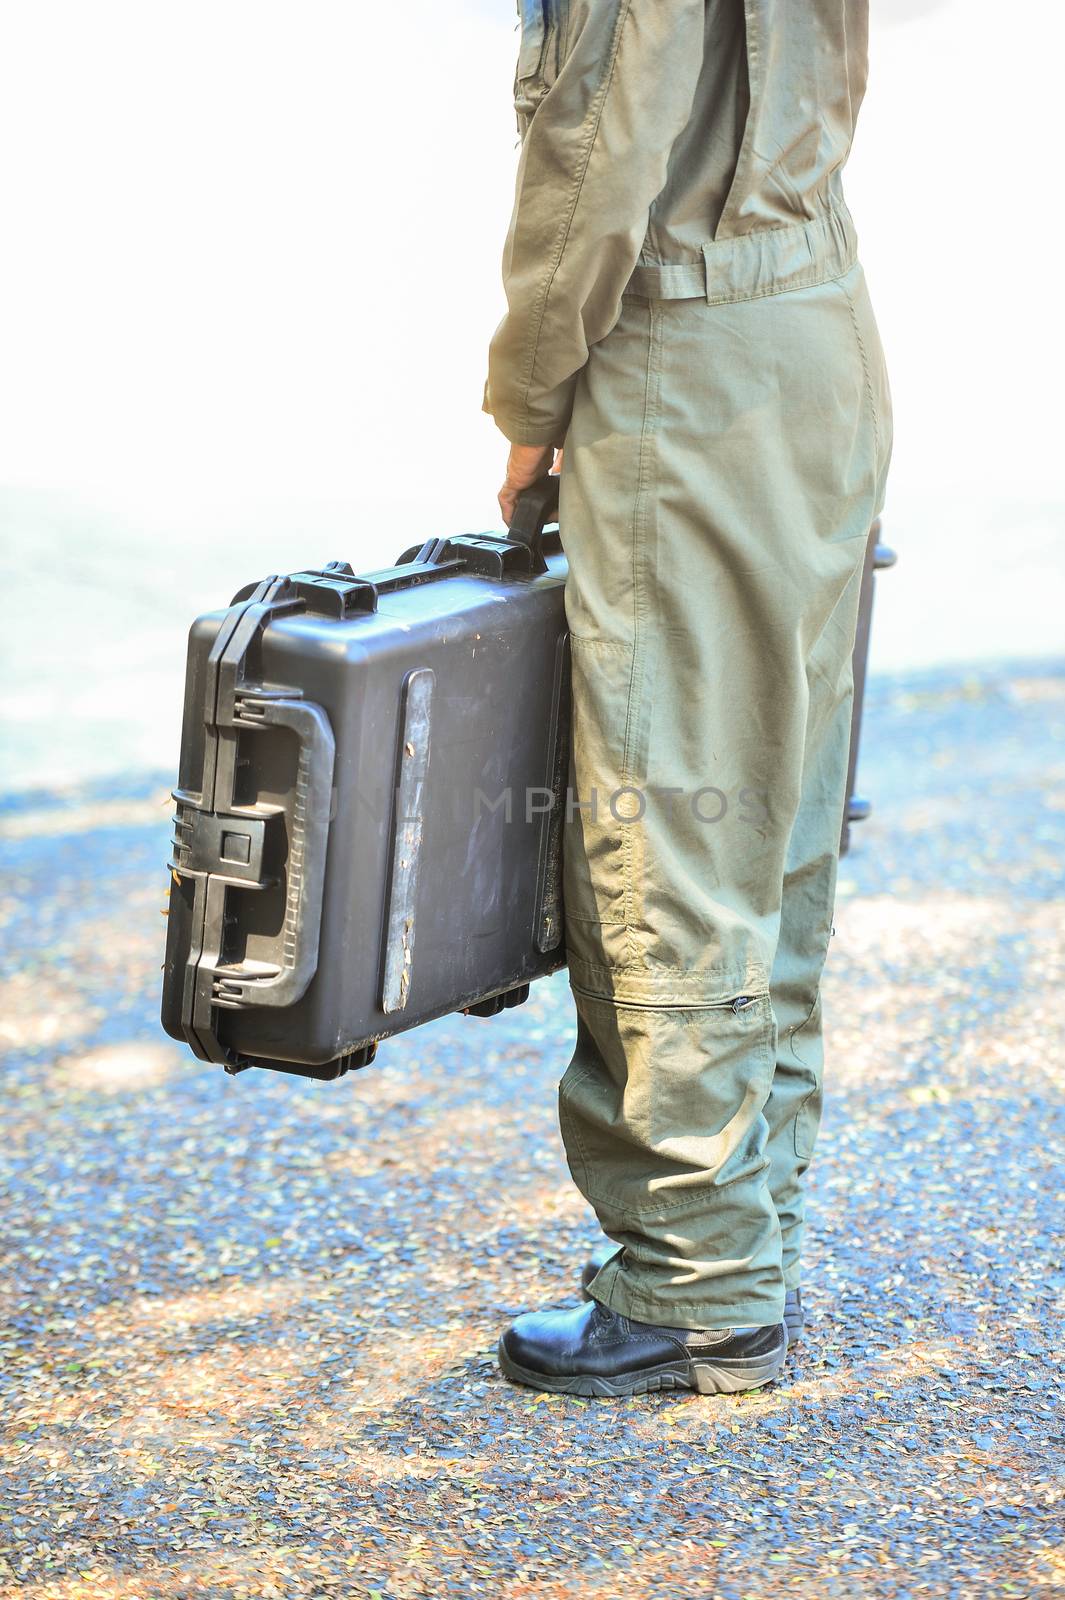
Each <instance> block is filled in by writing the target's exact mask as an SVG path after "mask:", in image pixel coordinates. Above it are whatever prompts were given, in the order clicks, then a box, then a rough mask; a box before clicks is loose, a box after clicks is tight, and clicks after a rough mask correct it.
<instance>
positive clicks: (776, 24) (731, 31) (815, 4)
mask: <svg viewBox="0 0 1065 1600" xmlns="http://www.w3.org/2000/svg"><path fill="white" fill-rule="evenodd" d="M518 12H519V17H520V21H521V45H520V49H519V56H518V63H517V69H516V75H515V83H514V99H515V108H516V112H517V119H518V127H519V131H520V132H521V135H522V146H521V155H520V160H519V163H518V173H517V182H516V190H515V201H514V209H513V213H512V216H511V222H510V227H509V230H508V233H507V239H506V244H505V247H504V259H503V280H504V288H505V291H506V296H507V304H508V311H507V315H506V316H505V317H504V319H503V321H502V323H501V324H500V326H499V328H498V330H497V331H496V334H495V337H494V339H493V341H492V345H491V349H490V351H489V371H488V380H487V383H486V385H485V394H484V402H483V404H484V409H485V410H486V411H488V412H490V413H491V414H492V415H493V416H494V418H495V420H496V422H497V423H498V425H499V427H500V428H501V429H502V431H503V432H504V433H505V434H506V435H507V437H508V438H509V439H511V440H513V441H515V442H517V443H523V444H539V445H547V444H559V443H561V441H562V439H563V438H564V436H565V432H566V428H567V425H568V422H569V417H570V412H571V410H572V406H573V398H574V393H575V386H576V378H577V373H578V372H579V371H580V369H581V367H582V366H583V365H584V363H585V361H586V360H587V358H588V351H589V349H590V348H591V346H592V345H593V344H595V343H596V342H597V341H598V340H599V339H602V338H604V337H605V336H606V334H607V333H608V332H609V331H610V329H611V328H612V327H613V326H614V324H615V322H616V321H617V318H618V316H619V314H620V311H621V296H622V294H623V292H624V290H625V287H626V284H627V283H628V280H629V278H630V276H631V274H632V272H633V270H634V268H636V267H637V266H638V265H640V266H657V265H662V264H667V265H675V266H685V265H689V266H690V265H695V266H698V265H700V263H701V258H702V255H703V251H704V247H705V246H706V245H707V244H708V243H710V242H722V241H726V240H730V239H735V238H739V237H743V236H745V235H749V234H752V233H755V232H761V231H763V230H768V229H778V228H788V227H792V226H794V225H795V224H796V223H800V222H805V221H810V220H812V219H816V218H823V217H825V215H826V214H829V213H832V212H833V211H834V210H835V209H836V208H837V207H838V205H839V203H840V200H841V186H840V173H841V170H842V167H843V164H844V162H845V161H846V158H847V154H848V152H849V149H850V143H851V139H852V136H853V133H854V124H855V119H856V117H857V114H858V108H859V106H860V104H861V101H862V97H863V95H864V93H865V82H866V44H867V32H868V6H867V3H866V0H747V4H746V5H744V4H742V3H741V0H671V3H670V4H669V5H663V4H662V0H520V3H519V7H518Z"/></svg>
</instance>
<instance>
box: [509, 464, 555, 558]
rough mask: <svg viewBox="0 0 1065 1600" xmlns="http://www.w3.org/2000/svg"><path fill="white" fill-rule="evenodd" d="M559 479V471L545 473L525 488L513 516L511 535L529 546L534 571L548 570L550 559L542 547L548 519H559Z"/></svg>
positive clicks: (515, 539) (550, 520)
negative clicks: (548, 560) (545, 556)
mask: <svg viewBox="0 0 1065 1600" xmlns="http://www.w3.org/2000/svg"><path fill="white" fill-rule="evenodd" d="M560 481H561V479H560V475H559V474H558V473H557V472H549V473H545V475H544V476H543V477H542V478H538V479H537V480H536V482H535V483H534V484H531V485H530V487H529V488H528V489H523V490H522V492H521V494H519V496H518V499H517V503H516V505H515V507H514V519H513V521H512V522H511V524H510V529H509V532H508V538H510V539H511V540H513V542H514V543H515V544H523V545H525V546H526V548H527V549H528V551H529V554H530V556H531V557H532V568H533V571H534V572H546V571H547V562H546V561H545V560H544V557H543V551H542V550H541V548H540V547H541V545H542V543H543V537H544V528H545V527H546V526H547V524H548V523H549V522H557V521H558V488H559V483H560Z"/></svg>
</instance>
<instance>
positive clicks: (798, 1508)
mask: <svg viewBox="0 0 1065 1600" xmlns="http://www.w3.org/2000/svg"><path fill="white" fill-rule="evenodd" d="M1063 734H1065V662H1063V663H1058V664H1055V663H1053V662H1051V663H1046V662H1043V663H1040V664H1038V665H1029V666H1025V665H1023V664H1014V665H1010V664H1008V663H1007V664H1005V665H1003V664H996V665H993V666H988V667H987V668H986V669H983V670H974V671H969V672H967V673H965V674H964V675H963V676H959V675H958V674H956V673H954V674H952V673H950V672H946V673H944V672H938V673H936V672H934V673H926V674H923V675H909V676H902V677H890V678H886V677H885V678H878V679H877V680H875V681H874V682H873V683H872V684H871V686H870V693H869V699H868V706H867V721H866V730H865V744H864V754H863V761H862V769H861V780H862V785H861V786H862V788H863V790H864V791H865V792H866V793H868V794H869V796H870V798H871V799H872V801H873V803H874V813H873V816H872V817H871V819H870V820H869V821H867V822H866V823H865V824H863V826H862V828H861V829H856V830H855V836H854V848H853V851H852V853H851V855H850V856H849V857H848V858H847V859H846V860H845V861H844V863H843V865H842V868H841V882H840V894H839V902H838V907H837V915H836V929H837V937H836V938H835V939H834V940H833V947H832V951H831V955H830V961H829V969H828V973H827V977H826V1006H827V1012H828V1019H829V1020H828V1048H829V1056H830V1063H829V1073H828V1087H829V1093H828V1103H827V1111H826V1118H825V1124H824V1128H823V1133H822V1138H821V1142H820V1146H819V1149H818V1155H817V1160H816V1163H815V1167H814V1169H813V1171H812V1173H811V1208H810V1209H811V1226H810V1234H809V1247H808V1258H807V1263H806V1278H805V1285H804V1288H805V1295H806V1298H807V1300H808V1303H809V1308H810V1313H811V1323H810V1326H809V1329H808V1333H807V1338H806V1341H805V1343H804V1344H803V1345H802V1346H801V1347H800V1348H799V1349H798V1350H797V1351H796V1352H795V1353H794V1354H793V1355H792V1356H791V1357H790V1358H789V1362H788V1367H787V1371H786V1376H785V1378H784V1380H783V1381H782V1382H780V1383H778V1384H776V1385H775V1386H774V1387H772V1388H770V1389H767V1390H765V1391H763V1392H761V1393H758V1394H755V1395H751V1396H746V1397H734V1398H701V1397H696V1396H692V1397H688V1398H679V1399H678V1397H677V1396H676V1395H672V1396H649V1397H646V1398H643V1399H638V1400H634V1401H606V1400H596V1401H585V1402H581V1401H577V1400H572V1399H566V1398H562V1397H546V1396H537V1395H535V1394H533V1393H531V1392H529V1391H526V1390H522V1389H519V1388H514V1387H511V1386H510V1385H508V1384H507V1383H505V1382H504V1381H503V1380H502V1379H501V1378H500V1376H499V1374H498V1372H497V1370H496V1368H495V1364H494V1360H493V1356H492V1350H493V1347H494V1343H495V1340H496V1337H497V1336H498V1333H499V1332H500V1330H501V1328H502V1327H503V1326H505V1325H506V1323H507V1321H508V1320H509V1318H510V1317H511V1316H512V1315H514V1314H515V1313H516V1312H518V1311H521V1310H523V1309H528V1308H532V1307H536V1306H541V1305H545V1304H553V1303H564V1302H565V1301H566V1300H567V1299H571V1298H572V1296H573V1288H574V1281H575V1277H576V1274H577V1271H578V1269H579V1265H580V1261H581V1258H582V1254H583V1251H584V1250H585V1248H586V1246H587V1244H588V1242H589V1241H590V1240H592V1239H593V1238H594V1237H595V1225H594V1219H593V1218H592V1217H591V1215H590V1214H589V1213H588V1211H587V1210H586V1208H585V1207H584V1205H583V1202H582V1201H581V1200H580V1198H579V1197H578V1196H577V1194H576V1193H575V1191H574V1190H573V1188H572V1186H571V1185H570V1182H569V1179H568V1176H567V1173H566V1169H565V1163H564V1159H563V1155H562V1151H561V1147H560V1143H559V1139H558V1135H557V1131H556V1127H555V1110H554V1095H555V1083H556V1080H557V1078H558V1076H559V1074H560V1073H561V1071H562V1069H563V1068H564V1066H565V1064H566V1061H567V1059H568V1055H569V1050H570V1046H571V1042H572V1038H573V1033H574V1028H573V1016H572V1010H571V1005H570V1000H569V992H568V989H567V987H566V983H565V978H564V975H559V976H557V977H556V978H554V979H551V980H549V981H548V982H546V983H544V984H542V985H540V986H539V988H537V989H534V993H533V996H532V998H531V999H530V1001H529V1003H528V1004H527V1005H526V1006H524V1007H522V1008H519V1009H517V1010H515V1011H509V1012H505V1013H503V1014H502V1015H501V1016H500V1017H498V1018H494V1019H491V1020H477V1019H472V1018H469V1019H467V1018H461V1017H455V1018H451V1019H447V1020H445V1021H443V1022H441V1023H438V1024H434V1025H432V1026H430V1027H427V1028H424V1029H421V1030H419V1031H417V1032H416V1033H414V1034H412V1035H410V1036H408V1037H407V1038H405V1039H401V1040H397V1041H394V1042H392V1043H386V1044H385V1045H383V1046H382V1047H381V1051H380V1054H379V1057H378V1060H377V1062H376V1063H375V1064H374V1065H373V1066H372V1067H370V1068H368V1069H367V1070H365V1071H364V1072H361V1073H357V1074H354V1075H352V1076H349V1077H348V1078H346V1079H344V1080H343V1081H341V1082H339V1083H336V1084H311V1083H303V1082H301V1081H299V1080H295V1079H291V1078H285V1077H281V1076H273V1075H271V1074H268V1073H257V1072H249V1073H245V1074H243V1075H242V1076H240V1077H238V1078H236V1079H230V1078H228V1077H226V1076H225V1075H224V1074H223V1073H222V1072H221V1071H220V1070H219V1069H217V1068H212V1067H207V1066H204V1065H201V1064H200V1063H198V1062H196V1061H194V1060H193V1059H192V1057H191V1056H190V1055H188V1054H186V1053H185V1052H183V1051H182V1050H181V1049H180V1048H178V1047H177V1046H176V1045H174V1044H172V1043H171V1042H170V1041H168V1040H166V1039H165V1038H164V1037H163V1036H162V1035H161V1033H160V1031H159V1029H158V1024H157V1021H156V1014H157V993H158V983H159V964H160V961H161V959H162V942H163V933H164V923H163V918H162V916H161V915H160V912H161V910H162V908H163V907H164V904H165V900H164V895H165V889H166V872H165V867H164V862H165V859H166V849H167V835H168V824H167V818H168V810H167V807H166V803H165V801H166V793H165V791H166V787H167V783H168V776H169V775H167V774H159V775H156V776H152V775H150V774H149V775H147V776H142V777H138V778H131V779H129V780H128V781H126V782H124V783H123V784H115V783H114V782H111V781H107V782H99V783H97V784H95V785H94V786H92V787H88V788H81V789H76V790H64V791H61V792H50V793H23V794H21V795H18V796H15V797H12V798H11V799H10V800H9V801H8V802H7V803H5V804H4V805H3V806H2V808H0V848H2V853H3V875H2V878H0V918H2V930H0V931H2V937H3V939H4V942H5V945H6V961H5V969H4V970H5V976H4V979H3V1005H2V1006H0V1040H2V1042H3V1046H4V1051H5V1055H6V1063H5V1066H4V1073H3V1088H4V1118H3V1138H2V1141H0V1296H2V1300H3V1309H4V1323H3V1326H4V1333H3V1366H2V1376H3V1393H2V1397H0V1398H2V1409H0V1430H2V1432H3V1435H4V1444H3V1453H2V1456H0V1552H2V1553H0V1594H2V1595H4V1596H5V1597H6V1596H11V1597H14V1596H15V1595H18V1596H19V1597H23V1600H46V1597H48V1600H72V1597H74V1596H85V1597H87V1600H88V1597H91V1600H112V1597H113V1600H186V1597H191V1596H201V1595H206V1596H217V1597H220V1600H221V1597H226V1600H229V1597H232V1600H240V1597H243V1596H267V1597H281V1600H314V1597H315V1596H329V1597H334V1596H336V1597H340V1596H347V1595H351V1596H358V1597H368V1600H404V1597H413V1596H433V1597H438V1596H456V1597H458V1596H461V1597H467V1596H475V1595H476V1596H482V1595H483V1596H486V1597H492V1600H519V1597H530V1600H531V1597H536V1600H556V1597H557V1600H562V1597H566V1600H569V1597H573V1596H576V1597H578V1600H600V1597H604V1600H644V1597H659V1596H661V1597H663V1600H667V1597H668V1600H687V1597H689V1596H703V1595H706V1596H721V1597H723V1600H745V1597H752V1600H763V1597H766V1600H768V1597H770V1596H777V1595H781V1594H789V1593H794V1594H801V1595H803V1596H814V1597H820V1596H845V1597H851V1596H862V1597H866V1596H872V1597H879V1596H891V1597H893V1600H904V1597H910V1596H913V1597H917V1596H944V1597H948V1596H949V1597H951V1600H953V1597H961V1600H964V1597H968V1596H985V1595H987V1596H991V1595H994V1596H996V1597H997V1596H1029V1597H1034V1596H1048V1597H1049V1596H1051V1595H1060V1594H1061V1593H1062V1592H1063V1588H1065V1565H1063V1563H1062V1558H1061V1555H1060V1551H1061V1548H1062V1543H1063V1540H1062V1532H1063V1529H1062V1521H1061V1515H1060V1506H1058V1507H1057V1509H1056V1508H1055V1506H1056V1502H1055V1496H1056V1494H1057V1493H1058V1492H1059V1490H1060V1467H1061V1461H1062V1456H1063V1453H1065V1452H1063V1449H1062V1446H1063V1442H1065V1422H1063V1420H1062V1415H1063V1413H1062V1406H1061V1363H1060V1350H1061V1319H1060V1310H1059V1311H1058V1312H1056V1311H1055V1307H1058V1308H1060V1302H1061V1290H1062V1287H1063V1283H1065V1275H1063V1271H1062V1254H1061V1239H1062V1228H1061V1218H1062V1215H1063V1208H1062V1196H1061V1193H1060V1187H1061V1184H1060V1179H1061V1163H1060V1156H1061V1148H1062V1142H1061V1132H1062V1109H1061V1108H1062V1100H1061V1080H1062V1076H1063V1071H1065V1049H1063V1035H1065V1006H1063V1001H1062V995H1063V993H1065V916H1063V907H1065V871H1063V863H1065V753H1063V751H1065V742H1063ZM1056 1185H1057V1187H1055V1186H1056ZM1055 1317H1057V1320H1055Z"/></svg>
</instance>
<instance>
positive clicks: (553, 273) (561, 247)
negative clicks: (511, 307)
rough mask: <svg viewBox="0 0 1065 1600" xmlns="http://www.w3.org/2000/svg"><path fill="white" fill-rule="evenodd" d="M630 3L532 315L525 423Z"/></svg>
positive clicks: (621, 17) (628, 0)
mask: <svg viewBox="0 0 1065 1600" xmlns="http://www.w3.org/2000/svg"><path fill="white" fill-rule="evenodd" d="M631 4H632V0H623V4H622V6H621V9H620V10H619V12H618V19H617V22H616V24H615V26H614V36H613V39H612V40H611V45H610V57H609V60H608V62H607V70H606V72H605V73H604V75H603V82H602V84H601V85H600V87H599V89H598V91H597V93H596V97H595V99H594V100H593V101H592V104H591V107H590V108H589V126H588V131H587V135H586V142H585V148H584V150H583V151H582V152H581V155H580V157H579V167H578V171H577V173H576V175H575V179H574V190H573V199H572V201H571V202H570V206H569V211H568V213H567V214H566V216H565V218H564V219H563V224H562V230H561V233H560V235H559V240H558V245H557V247H556V250H555V256H554V260H553V261H552V263H551V266H550V268H549V271H548V274H547V277H546V278H545V280H544V286H543V289H542V291H541V295H540V304H539V306H538V308H537V312H536V314H535V315H534V317H533V318H531V319H530V332H529V348H528V351H527V355H526V359H527V361H528V372H527V374H526V377H525V381H524V391H525V392H524V394H523V396H522V401H521V414H522V415H523V416H524V418H525V421H526V424H528V423H530V421H531V413H530V408H529V395H530V392H531V390H532V385H533V379H534V378H535V376H536V357H537V353H538V351H539V347H540V335H541V333H542V332H543V325H544V318H545V317H546V315H547V303H548V301H549V300H550V298H551V290H552V289H553V287H554V283H555V279H556V277H557V276H558V270H559V267H560V266H561V265H562V257H563V256H564V255H565V253H566V246H567V244H568V243H569V236H570V230H571V229H572V227H573V218H574V216H575V215H576V211H577V206H578V204H579V203H580V198H581V193H582V191H583V189H584V180H585V178H586V177H587V174H588V166H589V163H590V161H591V159H592V151H593V150H594V148H595V141H596V138H597V137H598V134H599V124H600V122H601V121H602V116H603V107H604V105H605V104H606V97H607V94H608V93H609V91H610V85H611V83H612V82H613V80H614V68H615V66H616V63H617V58H618V50H619V48H620V45H621V30H622V27H623V26H624V24H625V21H626V20H627V18H628V15H629V11H630V8H631Z"/></svg>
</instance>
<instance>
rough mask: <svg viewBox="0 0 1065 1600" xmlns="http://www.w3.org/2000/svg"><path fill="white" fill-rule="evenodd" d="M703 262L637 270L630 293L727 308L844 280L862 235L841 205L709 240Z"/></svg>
mask: <svg viewBox="0 0 1065 1600" xmlns="http://www.w3.org/2000/svg"><path fill="white" fill-rule="evenodd" d="M702 254H703V259H702V260H701V261H691V262H679V261H678V262H666V263H665V264H663V265H658V266H654V265H651V264H647V265H645V266H638V267H636V269H635V270H634V272H633V274H632V276H631V278H630V279H629V281H628V283H627V284H626V285H625V293H626V294H637V295H641V296H643V297H644V298H645V299H648V300H702V299H705V300H706V301H707V303H708V304H709V305H712V306H719V305H727V304H728V303H730V302H732V301H736V300H758V299H761V298H762V297H763V296H765V295H770V294H784V293H785V292H786V291H787V290H788V289H805V288H810V287H812V286H813V285H814V284H816V283H826V282H827V281H828V280H829V279H830V278H842V276H843V274H844V273H845V272H849V271H850V269H851V267H853V266H854V264H855V262H856V261H857V259H858V236H857V234H856V232H855V230H854V221H853V219H852V217H851V214H850V212H849V211H848V210H847V207H846V206H845V205H844V204H843V202H842V201H840V202H839V203H838V204H837V205H836V206H834V207H833V208H832V209H831V210H828V211H822V212H821V213H820V214H819V215H818V216H816V217H812V218H811V219H810V220H809V221H808V222H799V223H796V224H795V226H794V227H787V228H758V229H755V231H754V232H753V233H743V234H739V235H738V236H737V237H735V238H732V239H711V240H710V241H709V242H708V243H707V244H704V245H703V247H702Z"/></svg>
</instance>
